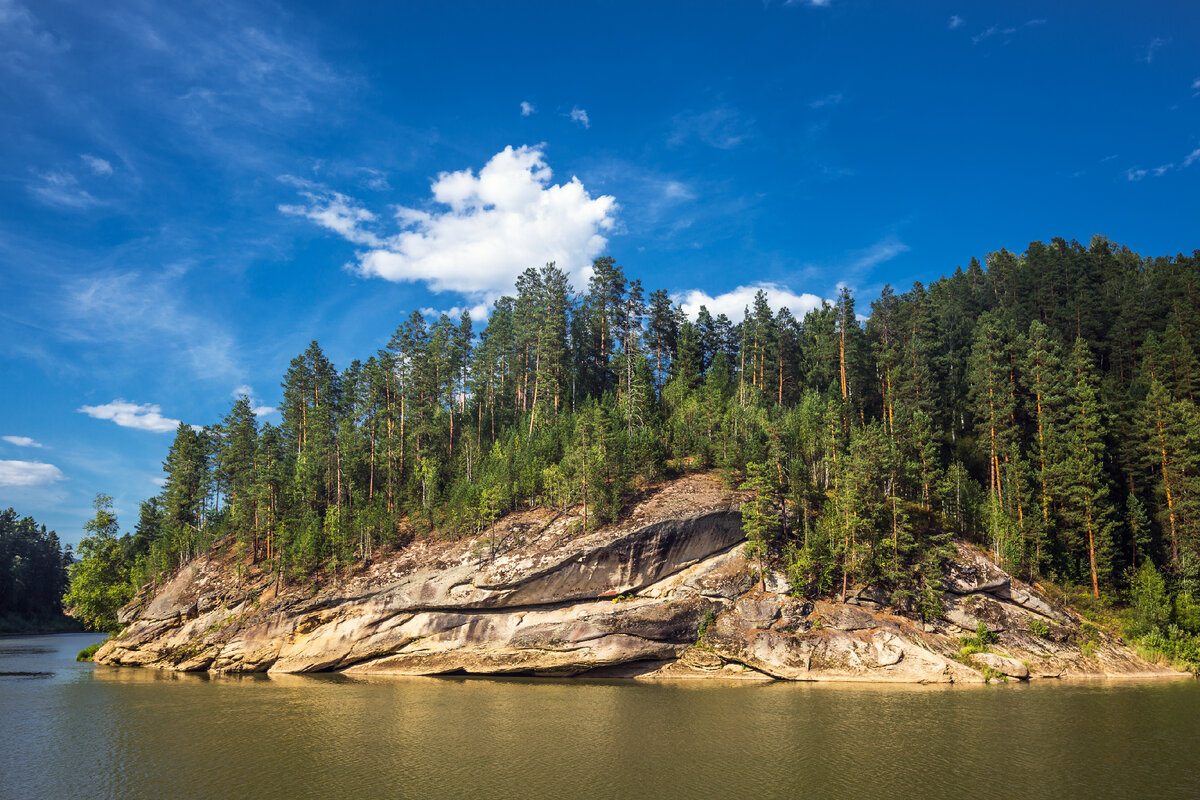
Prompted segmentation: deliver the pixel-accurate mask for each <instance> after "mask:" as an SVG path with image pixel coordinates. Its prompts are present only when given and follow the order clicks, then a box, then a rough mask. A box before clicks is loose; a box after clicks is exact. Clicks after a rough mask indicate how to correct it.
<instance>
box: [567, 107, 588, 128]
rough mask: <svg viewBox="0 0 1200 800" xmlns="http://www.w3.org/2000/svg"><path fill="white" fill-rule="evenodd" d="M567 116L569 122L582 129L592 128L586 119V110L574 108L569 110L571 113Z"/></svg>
mask: <svg viewBox="0 0 1200 800" xmlns="http://www.w3.org/2000/svg"><path fill="white" fill-rule="evenodd" d="M568 116H570V117H571V122H575V123H578V124H580V125H582V126H583V127H584V128H590V127H592V121H591V120H590V119H588V112H587V110H586V109H583V108H580V107H579V106H575V107H574V108H572V109H571V113H570V114H569V115H568Z"/></svg>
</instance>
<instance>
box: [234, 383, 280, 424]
mask: <svg viewBox="0 0 1200 800" xmlns="http://www.w3.org/2000/svg"><path fill="white" fill-rule="evenodd" d="M230 395H232V397H233V398H234V399H235V400H237V399H240V398H241V397H242V396H243V395H244V396H245V397H246V398H247V399H249V400H250V411H251V413H253V414H254V416H256V417H265V416H266V415H267V414H274V413H275V412H276V411H277V410H278V409H276V408H275V406H268V405H264V404H263V403H262V402H261V401H259V400H257V399H255V397H254V389H252V388H250V386H249V385H248V384H245V383H243V384H242V385H241V386H238V387H237V388H236V389H234V390H233V391H232V392H230Z"/></svg>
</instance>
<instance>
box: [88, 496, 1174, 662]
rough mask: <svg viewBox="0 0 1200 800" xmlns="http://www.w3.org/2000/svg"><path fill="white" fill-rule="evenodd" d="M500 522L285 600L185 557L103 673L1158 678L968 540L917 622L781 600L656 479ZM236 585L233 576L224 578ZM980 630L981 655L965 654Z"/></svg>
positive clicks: (259, 576)
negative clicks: (617, 503) (642, 493)
mask: <svg viewBox="0 0 1200 800" xmlns="http://www.w3.org/2000/svg"><path fill="white" fill-rule="evenodd" d="M578 522H579V520H578V518H577V517H573V516H571V515H569V514H568V515H562V514H559V515H555V514H553V513H551V512H547V511H545V510H533V511H526V512H522V513H520V514H515V515H510V517H509V518H507V519H506V520H504V521H503V522H502V523H501V524H499V525H498V526H497V528H496V529H494V530H492V531H489V532H487V534H486V535H485V536H482V537H480V538H478V539H475V540H459V541H454V542H438V541H437V540H436V539H427V540H419V541H418V542H415V543H413V544H410V545H409V546H408V547H406V548H404V549H402V550H399V551H396V552H393V553H391V554H389V555H386V556H384V557H381V558H379V559H378V560H376V561H375V562H374V563H371V564H369V565H365V566H362V567H360V568H359V569H357V570H355V571H353V572H349V573H344V574H341V575H335V576H329V577H327V578H326V579H325V580H324V582H323V583H312V582H310V583H304V584H292V585H290V586H281V585H280V580H279V577H278V576H276V575H274V574H272V573H269V572H262V571H255V570H253V569H250V570H248V571H247V570H241V571H239V570H235V569H233V568H232V566H233V565H232V563H231V562H232V561H233V559H234V556H233V554H232V553H230V552H226V553H224V554H222V553H220V552H213V553H210V554H208V555H206V556H204V557H201V558H199V559H196V560H194V561H193V562H191V563H190V564H189V565H187V566H185V567H184V568H183V569H182V570H180V571H179V572H178V573H177V574H176V575H175V576H174V577H173V578H172V579H171V580H170V581H168V582H167V583H166V584H165V585H163V586H162V587H161V588H160V589H158V591H156V592H152V591H149V590H146V591H143V592H142V593H140V594H139V596H138V597H137V598H135V600H134V601H133V602H132V603H131V604H130V605H129V606H127V607H125V608H124V609H122V612H121V616H120V621H121V622H122V624H124V625H125V626H126V627H125V629H124V630H123V631H122V632H121V634H120V635H119V636H117V637H115V638H113V639H111V640H109V641H108V642H107V643H106V644H105V645H104V646H103V647H102V648H101V649H100V651H99V652H98V653H97V654H96V657H95V660H96V661H97V662H98V663H102V664H110V665H141V666H154V667H160V668H167V669H175V670H195V671H204V670H207V671H211V672H226V673H248V672H263V671H270V672H286V673H303V672H318V671H341V672H344V673H346V674H348V675H369V674H405V675H437V674H449V673H468V674H525V675H563V676H565V675H591V676H599V675H622V676H631V677H632V676H639V677H656V678H671V677H726V678H779V679H786V680H845V681H890V682H908V683H954V682H978V681H982V680H984V674H985V672H986V673H987V674H988V675H1000V674H1002V675H1005V676H1008V677H1012V678H1016V679H1021V678H1025V677H1051V676H1053V677H1060V676H1062V677H1068V676H1114V675H1150V674H1163V673H1167V672H1169V671H1168V670H1164V669H1161V668H1159V667H1156V666H1154V665H1151V664H1149V663H1147V662H1145V661H1143V660H1141V659H1139V658H1138V657H1137V656H1136V655H1134V654H1133V653H1132V652H1131V651H1130V650H1129V649H1128V648H1126V647H1124V646H1123V645H1122V644H1121V643H1120V642H1119V640H1117V639H1116V638H1115V637H1113V636H1112V635H1111V634H1108V633H1105V632H1103V631H1099V630H1095V629H1094V628H1087V629H1086V633H1085V628H1083V627H1082V626H1081V625H1080V622H1081V620H1080V619H1079V618H1078V617H1077V616H1075V615H1074V614H1073V613H1072V612H1071V611H1070V610H1069V609H1066V608H1064V607H1061V606H1058V605H1056V604H1054V603H1052V602H1051V601H1050V600H1049V599H1047V598H1046V597H1045V596H1044V595H1042V594H1041V593H1039V592H1038V591H1037V590H1036V589H1034V588H1033V587H1030V586H1027V585H1024V584H1022V583H1020V582H1019V581H1017V580H1015V579H1013V578H1012V577H1011V576H1009V575H1007V574H1006V573H1004V572H1003V571H1001V570H999V569H998V568H997V567H996V566H995V565H994V564H992V562H991V561H989V560H988V559H987V557H986V556H985V555H983V554H982V553H981V552H979V551H977V550H976V549H974V548H973V547H971V546H969V545H967V544H960V545H959V546H958V554H957V557H956V558H955V559H954V560H953V563H952V564H951V565H950V567H949V572H948V574H947V576H946V586H947V589H948V591H947V592H946V595H945V599H944V606H945V613H944V615H943V617H942V618H939V619H937V620H934V621H933V622H932V623H928V624H927V623H923V622H921V621H918V620H916V619H913V618H911V617H910V616H905V615H902V614H899V613H897V612H896V610H895V609H893V608H890V607H889V598H888V597H886V595H885V594H884V593H881V592H879V591H878V590H874V589H871V588H870V587H856V588H855V590H854V591H852V592H850V593H849V594H848V595H847V597H846V599H845V601H844V602H842V601H841V600H840V598H839V599H834V600H817V601H811V600H807V599H803V598H800V597H796V596H794V593H793V592H791V586H790V585H789V584H788V581H787V579H786V577H785V576H783V575H782V574H778V573H775V574H772V575H768V576H765V579H764V581H762V582H760V581H758V580H757V577H756V576H755V575H754V574H753V571H752V569H751V565H750V564H749V563H748V562H747V561H746V559H745V557H744V555H743V550H744V544H743V542H744V536H743V534H742V532H741V525H740V514H739V512H738V511H737V508H736V498H734V497H729V496H726V495H725V494H724V493H722V491H721V490H720V488H719V485H718V484H717V482H716V481H715V479H714V478H712V477H710V476H704V475H693V476H689V477H687V478H683V479H679V480H677V481H674V482H671V483H668V484H666V485H664V486H662V487H660V488H659V489H657V490H656V491H654V492H650V493H648V496H647V497H646V498H645V499H644V500H643V501H642V502H641V503H639V504H638V505H636V506H635V507H634V508H633V510H632V512H631V513H630V514H629V516H628V517H627V518H626V519H625V520H624V521H623V522H622V523H621V524H619V525H617V526H613V527H610V528H606V529H602V530H600V531H597V532H595V533H591V534H588V535H582V536H580V535H575V534H574V533H573V531H574V530H575V529H576V528H577V527H578ZM239 575H241V577H239ZM981 623H982V624H983V625H984V626H985V627H986V628H987V629H988V631H989V632H990V634H991V635H989V637H988V638H989V639H994V640H995V641H994V642H992V643H991V644H990V645H989V649H990V650H991V652H980V653H974V654H972V655H969V656H964V655H962V654H961V653H960V648H961V646H962V642H961V641H960V639H961V638H962V637H964V636H967V635H970V634H972V633H974V632H975V631H976V630H977V629H978V627H979V625H980V624H981Z"/></svg>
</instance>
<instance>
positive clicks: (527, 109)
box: [521, 100, 537, 117]
mask: <svg viewBox="0 0 1200 800" xmlns="http://www.w3.org/2000/svg"><path fill="white" fill-rule="evenodd" d="M536 113H537V106H535V105H534V104H533V103H531V102H529V101H528V100H522V101H521V116H522V117H528V116H530V115H532V114H536Z"/></svg>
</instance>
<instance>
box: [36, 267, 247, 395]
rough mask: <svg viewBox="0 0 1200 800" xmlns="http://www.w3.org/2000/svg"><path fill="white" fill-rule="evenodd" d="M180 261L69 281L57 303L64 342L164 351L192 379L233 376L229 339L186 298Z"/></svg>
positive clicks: (208, 315)
mask: <svg viewBox="0 0 1200 800" xmlns="http://www.w3.org/2000/svg"><path fill="white" fill-rule="evenodd" d="M186 272H187V269H186V267H184V266H183V265H178V266H175V267H172V268H167V269H163V270H160V271H158V272H144V271H138V270H132V271H128V272H107V273H105V272H101V273H98V274H94V275H89V276H86V277H82V278H78V279H76V280H74V281H70V282H68V283H67V284H66V286H65V287H64V290H63V292H62V295H63V296H62V297H61V298H59V301H58V317H59V320H60V322H59V328H58V331H59V334H60V335H61V336H62V337H63V338H65V339H67V340H68V341H75V342H87V343H91V344H97V345H103V346H105V347H109V346H112V345H124V346H125V347H126V348H128V349H129V350H130V351H131V352H132V353H133V354H134V356H135V357H136V358H139V359H144V358H145V357H146V355H147V354H148V353H151V352H157V353H169V354H171V360H172V362H173V363H175V364H184V365H187V366H188V367H190V375H191V376H192V377H197V378H217V377H228V376H230V375H233V376H235V377H236V376H237V374H238V373H239V372H240V368H239V367H238V364H237V359H236V356H235V349H236V348H235V343H234V340H233V337H232V336H231V335H230V334H229V332H228V331H227V330H226V329H225V327H224V326H223V325H222V324H221V323H220V320H219V318H218V317H217V316H216V315H214V314H211V313H207V312H201V311H199V310H198V309H197V308H196V305H195V302H194V300H192V299H190V298H189V297H188V293H187V290H186V288H185V286H184V283H183V276H184V275H185V274H186Z"/></svg>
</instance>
